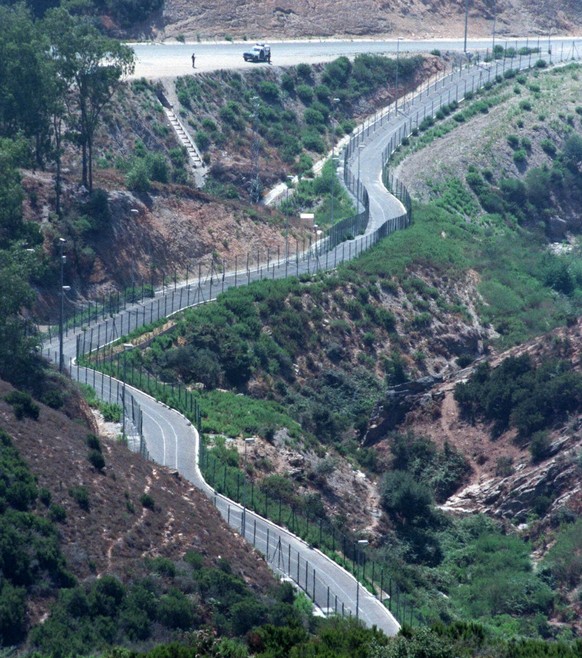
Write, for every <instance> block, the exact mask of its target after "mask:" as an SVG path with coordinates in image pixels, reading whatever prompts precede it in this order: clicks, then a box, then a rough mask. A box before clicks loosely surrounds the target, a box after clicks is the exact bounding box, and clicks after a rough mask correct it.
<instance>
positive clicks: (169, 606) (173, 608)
mask: <svg viewBox="0 0 582 658" xmlns="http://www.w3.org/2000/svg"><path fill="white" fill-rule="evenodd" d="M157 613H158V614H157V617H158V621H159V622H160V624H163V625H164V626H166V627H167V628H175V629H181V630H187V629H189V628H190V627H192V625H193V624H194V622H195V620H196V616H195V613H194V608H193V606H192V603H191V602H190V601H189V599H188V597H187V596H186V595H185V594H184V593H182V592H180V591H179V590H176V589H174V590H171V592H169V593H168V594H165V595H164V596H162V597H160V600H159V602H158V607H157Z"/></svg>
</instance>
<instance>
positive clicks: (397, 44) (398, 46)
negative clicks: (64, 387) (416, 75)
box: [394, 37, 402, 114]
mask: <svg viewBox="0 0 582 658" xmlns="http://www.w3.org/2000/svg"><path fill="white" fill-rule="evenodd" d="M401 41H402V37H398V40H397V41H396V107H395V108H394V113H395V114H398V78H399V73H400V42H401Z"/></svg>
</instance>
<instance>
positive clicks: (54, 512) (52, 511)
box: [49, 504, 67, 523]
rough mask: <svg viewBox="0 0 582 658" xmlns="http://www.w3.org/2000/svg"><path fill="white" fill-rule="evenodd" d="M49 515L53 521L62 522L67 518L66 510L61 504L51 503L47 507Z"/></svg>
mask: <svg viewBox="0 0 582 658" xmlns="http://www.w3.org/2000/svg"><path fill="white" fill-rule="evenodd" d="M49 517H50V519H51V521H54V522H55V523H64V522H65V520H66V518H67V512H66V511H65V508H64V507H61V505H55V504H53V505H51V506H50V507H49Z"/></svg>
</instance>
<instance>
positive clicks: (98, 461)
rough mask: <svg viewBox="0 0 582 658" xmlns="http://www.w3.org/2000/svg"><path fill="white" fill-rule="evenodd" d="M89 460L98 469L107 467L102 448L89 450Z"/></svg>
mask: <svg viewBox="0 0 582 658" xmlns="http://www.w3.org/2000/svg"><path fill="white" fill-rule="evenodd" d="M88 459H89V462H90V463H91V465H92V466H93V468H95V469H96V470H98V471H102V470H103V469H104V468H105V458H104V457H103V454H102V453H101V451H100V450H91V451H89V456H88Z"/></svg>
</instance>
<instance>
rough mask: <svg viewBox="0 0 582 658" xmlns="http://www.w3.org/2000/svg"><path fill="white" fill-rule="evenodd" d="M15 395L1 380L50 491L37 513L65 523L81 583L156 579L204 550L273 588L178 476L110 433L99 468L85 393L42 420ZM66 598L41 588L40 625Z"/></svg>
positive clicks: (261, 566) (9, 424)
mask: <svg viewBox="0 0 582 658" xmlns="http://www.w3.org/2000/svg"><path fill="white" fill-rule="evenodd" d="M11 390H13V389H12V387H11V386H9V385H8V384H6V383H5V382H0V420H1V423H0V424H1V428H2V430H3V432H5V433H6V434H7V435H8V436H10V437H11V438H12V441H13V444H14V446H15V448H16V449H17V451H18V452H19V453H20V455H21V456H22V458H23V459H24V461H25V462H26V464H27V465H28V467H29V468H30V469H31V471H32V473H33V474H34V477H35V480H36V484H37V486H38V488H39V490H40V491H41V492H42V493H41V496H40V498H41V499H42V502H41V501H40V500H39V501H38V502H37V504H36V513H37V514H38V515H40V516H41V517H43V518H45V519H50V518H53V519H57V518H58V522H57V527H58V538H59V546H60V550H61V551H62V554H63V556H64V558H65V560H66V565H67V569H69V570H70V572H71V573H72V574H73V576H74V577H75V578H76V579H78V580H79V581H80V582H84V583H91V582H92V581H94V579H95V578H98V577H101V576H103V575H104V574H109V575H115V576H117V577H118V578H120V579H121V580H122V581H123V582H126V583H127V582H130V581H135V580H136V579H138V578H141V577H144V576H145V575H146V574H147V571H148V568H147V565H146V563H145V560H146V559H147V558H151V559H153V558H156V559H157V558H166V559H169V560H171V561H172V562H180V561H181V560H183V558H184V555H185V554H186V553H187V552H188V551H192V550H194V551H196V552H198V553H199V554H200V555H201V556H203V557H202V559H203V563H204V565H205V566H207V567H217V566H218V565H219V564H220V561H221V560H224V561H228V563H229V564H230V565H232V567H233V570H234V572H235V573H236V574H237V575H239V576H241V577H242V578H243V579H244V581H245V582H246V583H247V585H248V586H249V587H250V589H251V590H253V591H254V592H257V593H259V592H263V593H266V592H268V591H269V590H270V589H271V588H273V586H274V580H273V577H272V574H271V572H270V570H269V569H268V568H267V566H266V565H265V563H264V561H263V560H262V559H261V558H260V557H259V556H258V555H256V554H254V553H253V551H252V549H251V548H250V547H249V546H248V545H247V544H245V543H243V542H241V540H240V539H239V538H237V537H236V536H235V535H234V534H233V533H232V532H231V531H230V530H229V529H228V528H227V527H226V525H225V523H224V522H223V521H222V518H221V517H220V515H219V513H218V512H217V511H216V510H215V509H214V508H213V506H212V504H211V502H210V501H209V500H208V499H207V498H206V497H205V496H203V495H202V494H201V493H199V492H198V490H196V489H194V488H193V487H192V486H191V485H190V484H189V483H188V482H186V481H184V480H183V479H182V478H181V477H180V476H179V475H178V474H177V473H171V472H169V471H168V470H167V469H165V468H160V467H158V466H156V465H154V464H151V463H148V462H147V461H144V460H143V459H142V458H141V457H140V456H138V455H136V454H134V453H132V452H130V451H129V450H128V448H127V447H125V446H123V445H122V444H121V443H120V442H119V441H118V439H117V437H115V438H109V439H107V438H104V437H101V439H100V444H101V448H100V451H101V453H102V455H103V458H104V462H105V465H104V467H103V468H96V467H95V466H94V465H93V463H92V462H91V460H90V459H89V457H90V447H89V445H88V436H90V435H94V434H95V432H97V431H98V428H97V424H96V421H95V419H94V417H93V415H92V414H91V412H90V410H89V408H88V407H87V405H86V403H85V402H84V401H83V400H82V399H81V398H79V397H78V394H76V393H75V392H74V391H71V390H69V392H68V393H67V394H65V396H66V397H65V399H66V406H65V407H63V408H61V409H58V410H56V409H52V408H50V407H48V406H45V405H43V404H42V403H41V404H39V416H38V419H36V420H35V419H33V418H27V417H25V418H24V419H22V420H18V419H17V418H16V416H15V413H14V412H13V408H12V407H11V406H10V405H9V404H8V403H7V402H6V401H5V397H6V395H7V394H9V392H10V391H11ZM64 411H66V412H67V413H64ZM93 443H95V442H93ZM8 477H10V476H9V475H8ZM81 491H82V492H84V496H83V497H81V496H80V493H79V492H81ZM144 500H145V501H146V502H145V503H144ZM56 510H59V511H58V514H57V512H56ZM3 550H5V547H4V549H3ZM4 555H5V553H4ZM57 594H58V592H57V590H56V589H51V588H40V587H39V588H37V590H36V591H34V590H33V591H32V592H31V598H30V600H29V604H28V605H29V611H28V619H29V623H30V625H34V624H36V623H38V621H39V620H40V619H44V618H46V616H47V615H48V613H49V611H50V609H51V607H52V606H53V605H54V601H55V598H56V596H57ZM0 616H1V615H0Z"/></svg>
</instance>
